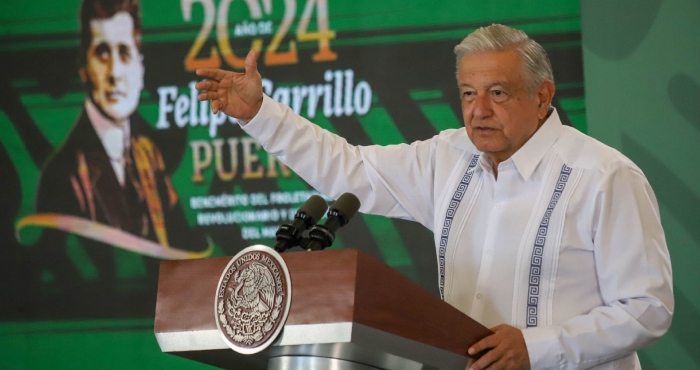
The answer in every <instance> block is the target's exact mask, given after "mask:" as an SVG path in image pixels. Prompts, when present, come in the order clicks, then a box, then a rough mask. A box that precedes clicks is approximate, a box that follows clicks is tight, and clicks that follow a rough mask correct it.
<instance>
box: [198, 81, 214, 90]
mask: <svg viewBox="0 0 700 370" xmlns="http://www.w3.org/2000/svg"><path fill="white" fill-rule="evenodd" d="M194 88H195V89H197V90H200V91H202V90H218V89H219V81H216V80H206V81H199V82H197V84H196V85H194Z"/></svg>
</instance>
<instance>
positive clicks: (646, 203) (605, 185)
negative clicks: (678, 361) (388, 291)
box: [197, 25, 673, 370]
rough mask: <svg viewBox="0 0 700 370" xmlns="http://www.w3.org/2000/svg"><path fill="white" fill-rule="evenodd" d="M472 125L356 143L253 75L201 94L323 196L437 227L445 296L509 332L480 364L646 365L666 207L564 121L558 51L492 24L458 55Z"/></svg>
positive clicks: (622, 162)
mask: <svg viewBox="0 0 700 370" xmlns="http://www.w3.org/2000/svg"><path fill="white" fill-rule="evenodd" d="M455 53H456V55H457V65H458V73H457V81H458V86H459V90H460V94H461V102H462V103H461V104H462V114H463V119H464V124H465V127H466V130H462V129H460V130H446V131H443V132H441V133H440V134H438V135H437V136H435V137H433V138H431V139H428V140H425V141H420V142H415V143H413V144H410V145H407V144H401V145H392V146H386V147H382V146H366V147H355V146H351V145H349V144H348V143H347V142H346V141H345V140H344V139H342V138H340V137H338V136H335V135H333V134H330V133H328V132H327V131H324V130H322V129H320V128H318V127H317V126H315V125H313V124H311V123H310V122H308V121H307V120H305V119H303V118H301V117H299V116H297V115H295V114H294V113H293V112H292V111H291V109H289V108H288V107H286V106H283V105H281V104H278V103H276V102H274V101H272V100H271V99H270V98H269V97H267V96H264V95H263V94H262V90H261V86H260V85H261V83H260V75H259V73H258V72H257V69H256V61H255V60H256V58H257V53H256V52H251V53H250V54H249V55H248V58H247V60H246V72H245V73H243V74H238V73H233V72H225V71H220V70H200V71H198V74H199V75H200V76H204V77H207V78H209V80H208V81H203V82H200V83H199V84H198V85H197V88H198V89H200V90H205V91H204V92H203V93H202V94H201V95H200V99H202V100H204V99H208V100H211V101H212V103H211V104H212V109H214V111H215V112H217V111H222V112H224V113H225V114H227V115H229V116H232V117H235V118H238V119H239V122H240V123H241V125H243V126H244V130H245V131H246V132H248V133H249V134H250V135H252V136H253V137H255V138H256V139H257V140H258V141H259V142H260V143H261V144H262V145H263V147H264V148H265V149H266V150H267V151H268V152H270V153H272V154H274V155H277V156H278V157H279V158H280V159H282V161H283V162H285V163H286V164H287V165H288V166H290V167H291V168H292V169H294V170H295V171H296V172H297V173H298V174H299V175H300V176H301V177H303V178H304V179H305V180H307V181H308V182H309V183H310V184H311V185H312V186H314V187H316V188H317V189H318V190H319V191H321V192H323V193H325V194H326V195H328V196H331V197H338V196H339V195H340V194H342V193H343V192H352V193H355V194H356V195H357V196H358V197H359V198H360V200H361V201H362V208H361V209H360V210H361V211H362V212H367V213H374V214H381V215H385V216H388V217H396V218H404V219H410V220H414V221H417V222H420V223H421V224H423V225H424V226H426V227H428V228H429V229H431V230H432V231H433V232H434V235H435V244H436V249H437V254H438V263H439V288H440V292H441V295H442V297H443V299H445V300H446V301H447V302H448V303H450V304H452V305H453V306H455V307H457V308H458V309H460V310H461V311H463V312H464V313H466V314H468V315H470V316H471V317H472V318H474V319H476V320H477V321H479V322H481V323H482V324H484V325H487V326H490V327H492V330H493V331H494V332H495V334H493V335H491V336H489V337H487V338H485V339H483V340H481V341H480V342H478V343H476V344H474V345H473V346H472V347H471V348H469V349H468V353H469V354H470V355H476V354H482V357H481V358H480V359H479V360H477V361H475V362H474V363H473V364H471V365H470V369H474V370H480V369H485V368H488V369H529V368H533V369H549V368H561V369H588V368H596V369H637V368H640V366H639V360H638V358H637V355H636V352H635V351H637V350H638V349H640V348H642V347H644V346H647V345H649V344H651V343H652V342H653V341H654V340H655V339H657V338H659V337H660V336H661V335H663V334H664V333H665V332H666V330H668V327H669V326H670V323H671V317H672V312H673V292H672V282H671V266H670V259H669V255H668V249H667V247H666V242H665V238H664V233H663V229H662V227H661V223H660V219H659V211H658V205H657V203H656V198H655V196H654V194H653V192H652V190H651V188H650V186H649V184H648V182H647V181H646V178H645V177H644V175H643V174H642V172H641V170H639V168H638V167H637V166H636V165H634V164H633V163H632V162H631V161H630V160H629V159H627V158H626V157H624V156H623V155H622V154H620V153H619V152H617V151H616V150H614V149H612V148H609V147H607V146H605V145H603V144H602V143H600V142H598V141H596V140H594V139H592V138H589V137H587V136H585V135H583V134H581V133H579V132H578V131H576V130H575V129H572V128H570V127H565V126H563V125H562V124H561V121H560V120H559V116H558V114H557V112H556V110H554V109H553V108H552V107H551V102H552V98H553V96H554V93H555V87H554V82H553V76H552V70H551V65H550V63H549V59H548V57H547V55H546V52H545V51H544V49H543V48H542V47H541V46H540V45H539V44H537V43H536V42H535V41H533V40H531V39H530V38H529V37H527V35H525V33H523V32H522V31H517V30H514V29H512V28H509V27H505V26H502V25H492V26H489V27H485V28H481V29H479V30H477V31H475V32H474V33H472V34H470V35H469V36H468V37H467V38H465V39H464V40H463V41H462V43H460V44H459V45H458V46H457V47H456V48H455Z"/></svg>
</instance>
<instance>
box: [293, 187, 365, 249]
mask: <svg viewBox="0 0 700 370" xmlns="http://www.w3.org/2000/svg"><path fill="white" fill-rule="evenodd" d="M358 209H360V200H359V199H357V197H356V196H354V195H353V194H350V193H345V194H343V195H341V196H340V197H339V198H338V200H336V201H335V203H333V205H332V206H331V209H330V210H329V211H328V220H326V223H325V224H323V225H315V226H314V227H312V228H311V229H309V239H308V242H307V243H305V244H306V245H303V244H304V243H302V247H306V250H307V251H317V250H322V249H325V248H328V247H330V246H331V244H333V242H334V241H335V231H336V230H338V229H339V228H340V227H342V226H345V224H347V223H348V221H350V219H351V218H352V217H353V216H355V213H357V210H358Z"/></svg>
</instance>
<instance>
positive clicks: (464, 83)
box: [457, 81, 510, 90]
mask: <svg viewBox="0 0 700 370" xmlns="http://www.w3.org/2000/svg"><path fill="white" fill-rule="evenodd" d="M457 86H458V87H460V88H461V87H471V88H474V87H473V86H472V85H470V84H468V83H466V82H460V83H458V84H457ZM496 86H503V87H510V84H509V83H507V82H505V81H496V82H492V83H490V84H488V85H487V86H486V89H487V90H488V89H490V88H493V87H496Z"/></svg>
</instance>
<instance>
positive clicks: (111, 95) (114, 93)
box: [105, 90, 126, 100]
mask: <svg viewBox="0 0 700 370" xmlns="http://www.w3.org/2000/svg"><path fill="white" fill-rule="evenodd" d="M105 97H106V98H107V99H108V100H117V99H123V98H125V97H126V93H125V92H123V91H121V90H111V91H107V92H106V93H105Z"/></svg>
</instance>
